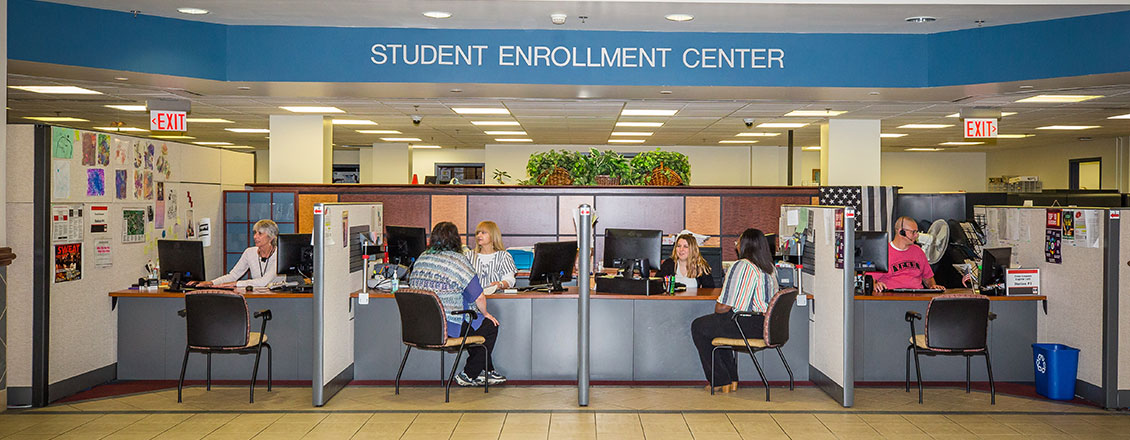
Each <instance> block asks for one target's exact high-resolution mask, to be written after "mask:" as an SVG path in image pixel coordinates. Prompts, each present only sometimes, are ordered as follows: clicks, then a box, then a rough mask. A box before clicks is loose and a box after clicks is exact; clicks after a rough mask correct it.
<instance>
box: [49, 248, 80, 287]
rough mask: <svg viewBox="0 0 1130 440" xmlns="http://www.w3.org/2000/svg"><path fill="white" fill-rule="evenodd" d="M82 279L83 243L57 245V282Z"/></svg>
mask: <svg viewBox="0 0 1130 440" xmlns="http://www.w3.org/2000/svg"><path fill="white" fill-rule="evenodd" d="M81 279H82V243H67V244H57V245H55V282H56V283H65V282H67V281H74V280H81Z"/></svg>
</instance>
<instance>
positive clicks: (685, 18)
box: [663, 14, 694, 21]
mask: <svg viewBox="0 0 1130 440" xmlns="http://www.w3.org/2000/svg"><path fill="white" fill-rule="evenodd" d="M663 18H666V19H668V20H671V21H691V20H694V16H693V15H691V14H667V15H665V16H664V17H663Z"/></svg>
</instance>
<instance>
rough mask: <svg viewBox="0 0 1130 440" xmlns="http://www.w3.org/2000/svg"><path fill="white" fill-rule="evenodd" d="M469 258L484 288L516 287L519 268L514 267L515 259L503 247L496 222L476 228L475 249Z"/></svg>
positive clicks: (487, 222) (489, 222)
mask: <svg viewBox="0 0 1130 440" xmlns="http://www.w3.org/2000/svg"><path fill="white" fill-rule="evenodd" d="M469 257H470V258H471V265H472V266H474V267H475V272H476V273H478V275H479V282H480V283H482V285H483V287H490V286H492V285H493V286H497V287H498V288H499V289H506V288H509V287H514V282H515V280H514V275H516V274H517V273H518V268H517V267H515V266H514V257H511V256H510V253H509V252H506V247H504V246H502V232H501V231H499V230H498V225H496V224H495V223H494V222H492V221H485V222H481V223H479V225H478V226H476V227H475V249H474V250H473V251H472V252H471V255H469Z"/></svg>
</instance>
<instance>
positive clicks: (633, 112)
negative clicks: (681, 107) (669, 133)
mask: <svg viewBox="0 0 1130 440" xmlns="http://www.w3.org/2000/svg"><path fill="white" fill-rule="evenodd" d="M678 112H679V111H678V110H646V109H624V110H623V111H621V112H620V116H675V113H678Z"/></svg>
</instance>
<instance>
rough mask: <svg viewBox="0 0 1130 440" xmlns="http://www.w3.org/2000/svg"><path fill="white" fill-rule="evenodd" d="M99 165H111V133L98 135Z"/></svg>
mask: <svg viewBox="0 0 1130 440" xmlns="http://www.w3.org/2000/svg"><path fill="white" fill-rule="evenodd" d="M98 165H99V166H107V165H110V135H108V134H99V135H98Z"/></svg>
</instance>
